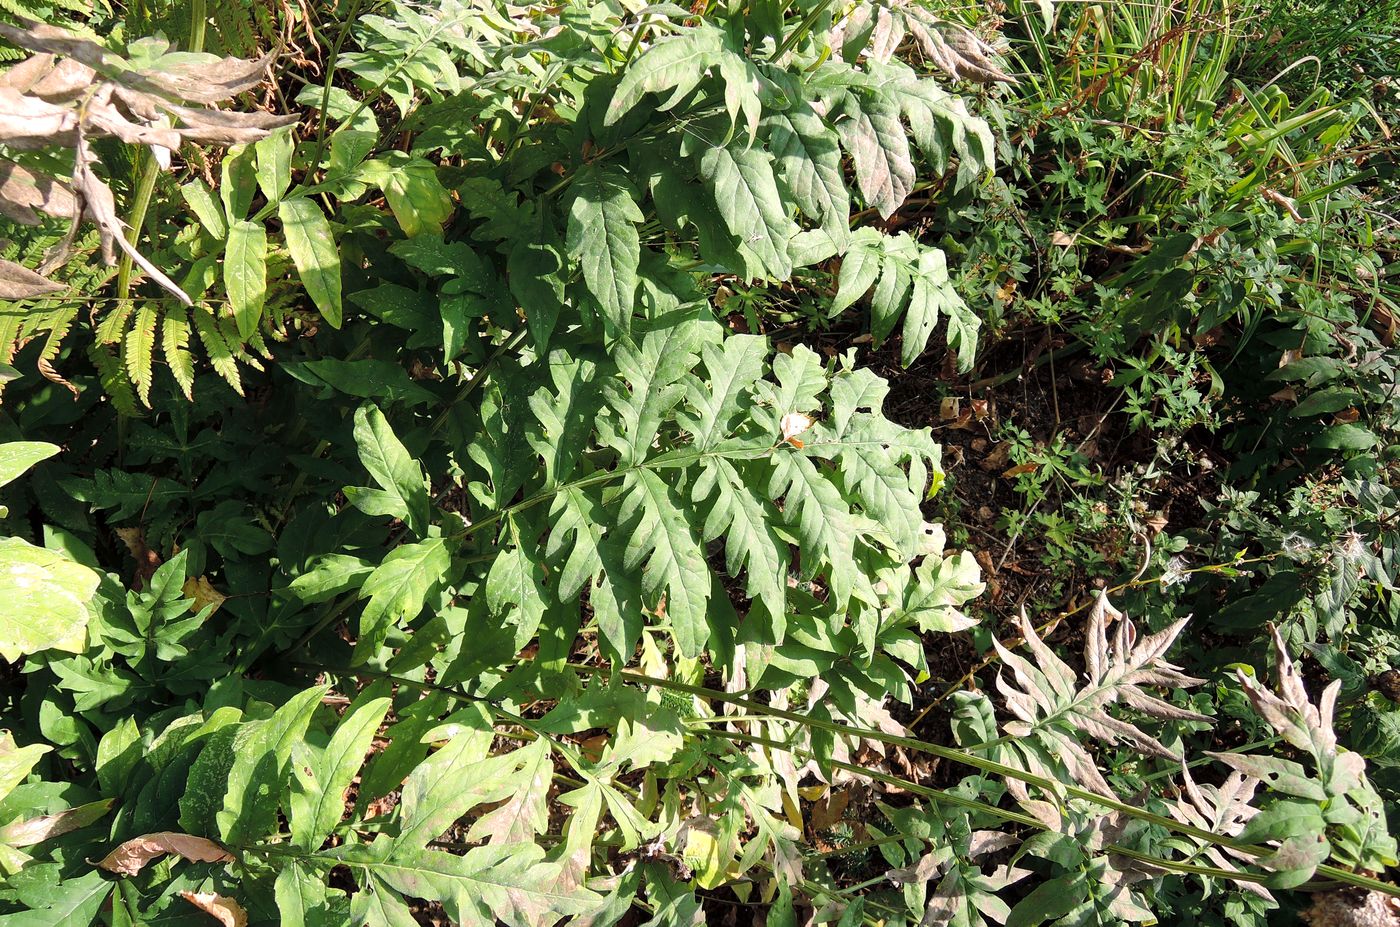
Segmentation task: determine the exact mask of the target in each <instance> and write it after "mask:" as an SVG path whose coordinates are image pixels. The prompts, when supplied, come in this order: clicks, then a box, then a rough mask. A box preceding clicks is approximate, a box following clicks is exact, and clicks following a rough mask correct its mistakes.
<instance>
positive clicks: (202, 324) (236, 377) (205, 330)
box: [191, 306, 243, 396]
mask: <svg viewBox="0 0 1400 927" xmlns="http://www.w3.org/2000/svg"><path fill="white" fill-rule="evenodd" d="M191 315H192V316H193V318H194V328H195V331H196V332H197V333H198V334H199V340H200V342H201V343H202V344H203V345H204V350H205V353H207V354H208V355H209V363H210V364H212V365H213V367H214V372H215V373H217V374H218V375H219V376H221V377H223V378H224V382H225V383H227V384H228V385H229V386H231V387H233V391H234V392H235V393H237V394H238V395H240V396H242V395H243V378H242V376H241V375H240V374H239V372H238V362H237V361H235V360H234V357H233V351H232V350H231V349H230V348H229V346H228V342H226V341H225V340H224V336H223V335H222V334H221V333H220V331H219V323H218V321H217V320H216V319H215V318H214V316H213V315H211V314H210V312H209V310H208V309H205V308H204V307H203V306H196V307H195V308H194V309H193V310H192V312H191Z"/></svg>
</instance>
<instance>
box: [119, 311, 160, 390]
mask: <svg viewBox="0 0 1400 927" xmlns="http://www.w3.org/2000/svg"><path fill="white" fill-rule="evenodd" d="M159 315H160V310H158V309H157V308H156V305H155V303H151V302H147V303H145V304H143V305H142V306H141V308H140V310H138V311H137V313H136V321H135V322H134V323H133V324H132V326H131V331H129V332H127V335H126V340H125V342H124V345H123V351H122V356H123V359H124V360H125V362H126V373H127V376H129V377H130V378H131V382H132V383H133V384H135V386H136V392H137V395H138V396H140V398H141V403H142V405H145V406H148V407H149V406H150V404H151V378H152V364H153V361H154V357H155V351H156V321H157V319H158V317H159Z"/></svg>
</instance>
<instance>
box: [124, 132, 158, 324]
mask: <svg viewBox="0 0 1400 927" xmlns="http://www.w3.org/2000/svg"><path fill="white" fill-rule="evenodd" d="M159 176H160V164H159V162H157V161H156V156H155V153H154V152H152V151H150V150H147V151H146V158H145V162H144V164H143V166H142V168H141V177H140V179H139V180H138V181H137V187H136V200H135V202H134V203H133V204H132V207H131V216H130V218H129V221H128V222H127V229H126V240H127V243H128V244H130V245H131V246H132V247H135V246H136V240H137V239H138V238H140V237H141V228H142V227H143V226H144V225H145V224H146V213H147V212H149V211H150V208H151V196H152V194H154V193H155V190H156V178H157V177H159ZM130 294H131V255H130V254H129V253H127V252H126V251H123V252H122V256H121V259H120V260H119V261H118V262H117V298H118V299H126V298H127V297H128V296H129V295H130Z"/></svg>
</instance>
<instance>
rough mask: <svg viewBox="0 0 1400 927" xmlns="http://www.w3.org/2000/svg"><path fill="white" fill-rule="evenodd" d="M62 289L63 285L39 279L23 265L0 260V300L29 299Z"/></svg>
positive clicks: (46, 279) (39, 277)
mask: <svg viewBox="0 0 1400 927" xmlns="http://www.w3.org/2000/svg"><path fill="white" fill-rule="evenodd" d="M63 288H64V286H63V284H61V283H55V282H54V281H52V280H50V279H48V278H47V277H41V276H39V275H38V274H36V273H34V271H32V270H30V269H29V268H28V267H25V266H24V265H23V264H16V263H15V262H14V261H6V260H3V259H0V299H31V298H33V297H35V296H44V295H47V294H49V293H57V292H58V291H59V290H61V289H63Z"/></svg>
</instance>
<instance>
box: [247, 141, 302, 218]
mask: <svg viewBox="0 0 1400 927" xmlns="http://www.w3.org/2000/svg"><path fill="white" fill-rule="evenodd" d="M294 142H295V139H293V137H292V132H291V130H290V129H282V130H279V131H276V132H273V133H272V134H271V135H269V136H267V137H266V138H263V139H259V140H258V142H257V143H256V144H255V145H253V151H254V153H255V154H256V156H257V169H256V171H255V174H256V176H257V180H258V188H259V189H261V190H262V193H263V196H265V197H267V201H268V202H269V203H276V202H277V201H278V200H280V199H281V198H282V194H283V193H285V192H286V190H287V187H288V186H289V185H290V184H291V182H292V146H293V144H294Z"/></svg>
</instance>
